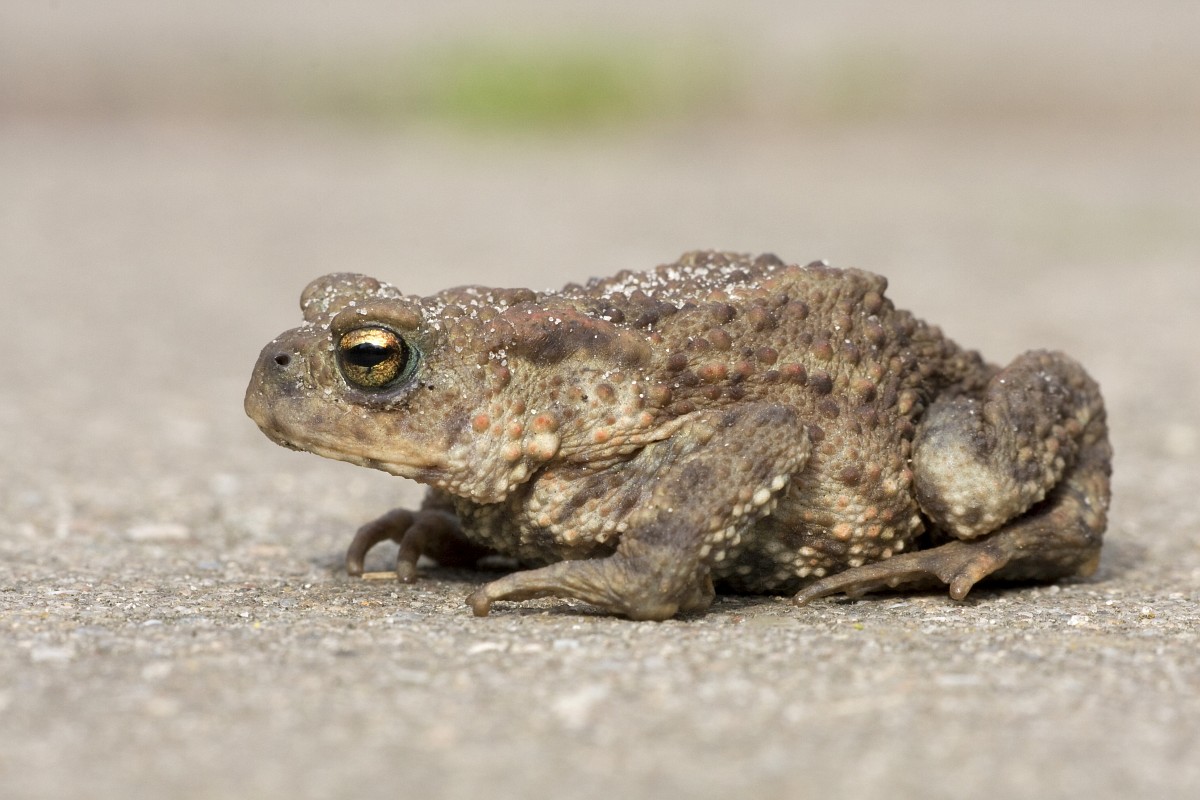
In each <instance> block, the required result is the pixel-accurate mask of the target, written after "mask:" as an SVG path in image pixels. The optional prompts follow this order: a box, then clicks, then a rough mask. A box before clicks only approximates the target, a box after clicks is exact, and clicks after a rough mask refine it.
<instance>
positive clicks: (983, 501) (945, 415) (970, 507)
mask: <svg viewBox="0 0 1200 800" xmlns="http://www.w3.org/2000/svg"><path fill="white" fill-rule="evenodd" d="M1031 409H1040V410H1041V411H1043V412H1046V413H1038V412H1031ZM1014 431H1015V434H1013V433H1012V432H1014ZM950 438H954V439H955V440H956V441H954V442H950V441H948V440H949V439H950ZM956 445H961V446H959V447H958V450H957V451H955V449H954V448H955V446H956ZM923 448H931V450H926V451H925V454H924V456H925V457H922V449H923ZM933 451H937V452H936V453H935V452H933ZM947 453H949V455H947ZM1111 460H1112V450H1111V448H1110V446H1109V443H1108V432H1107V427H1106V424H1105V415H1104V406H1103V403H1102V401H1101V399H1100V393H1099V389H1098V388H1097V387H1096V385H1095V383H1094V382H1093V381H1092V380H1091V379H1090V378H1089V377H1088V376H1087V375H1086V373H1084V371H1083V370H1082V368H1080V367H1079V366H1078V364H1076V363H1075V362H1073V361H1071V360H1070V359H1068V358H1066V357H1065V356H1061V355H1058V354H1053V353H1040V352H1039V353H1029V354H1026V355H1024V356H1022V357H1020V358H1018V359H1017V360H1016V361H1015V362H1014V363H1013V364H1012V365H1011V366H1010V367H1008V368H1007V369H1005V370H1002V371H1001V372H1000V373H998V374H997V375H996V377H995V378H993V380H992V382H991V383H990V384H989V386H988V388H987V390H985V394H984V397H983V398H982V400H976V399H970V398H957V399H955V400H952V401H949V402H947V403H944V404H938V403H935V404H934V406H933V407H932V408H931V409H930V411H929V413H928V414H927V417H926V419H925V420H924V421H923V422H922V425H921V429H920V430H919V431H918V434H917V449H916V454H915V456H914V466H915V467H916V469H917V471H918V475H917V484H918V492H919V494H918V499H919V500H920V502H921V506H922V510H923V511H925V512H926V514H927V515H928V516H929V517H930V518H931V519H932V520H933V522H934V525H935V526H936V527H937V528H938V529H939V530H941V531H943V532H949V533H952V534H954V535H957V536H958V537H959V538H960V539H961V540H960V541H951V542H948V543H946V544H943V545H941V546H939V547H934V548H931V549H929V550H925V551H919V552H915V553H906V554H904V555H900V556H895V557H893V558H891V559H888V560H886V561H880V562H876V563H874V564H867V565H864V566H862V567H858V568H856V569H851V570H848V571H846V572H842V573H839V574H836V575H831V576H829V577H828V578H824V579H822V580H820V581H817V582H816V583H813V584H811V585H809V586H808V587H806V588H804V589H803V590H801V591H800V592H799V593H798V594H797V595H796V596H795V597H794V598H793V600H794V602H795V603H796V604H797V605H804V604H805V603H808V602H810V601H811V600H814V599H816V598H818V597H824V596H827V595H831V594H837V593H845V594H848V595H851V596H857V595H861V594H864V593H866V592H870V591H876V590H881V589H894V588H899V587H907V588H916V587H922V586H932V585H937V584H938V583H939V582H940V583H944V584H948V585H949V587H950V596H951V597H953V598H954V599H956V600H961V599H963V598H964V597H965V596H966V595H967V592H968V591H970V589H971V587H972V586H974V585H975V583H977V582H978V581H979V580H981V579H983V578H984V577H987V576H992V577H994V578H998V579H1007V580H1053V579H1055V578H1062V577H1066V576H1069V575H1085V576H1086V575H1090V574H1092V572H1094V571H1095V569H1096V567H1097V565H1098V562H1099V556H1100V545H1101V539H1102V536H1103V533H1104V528H1105V525H1106V521H1107V511H1108V501H1109V474H1110V471H1111V469H1110V465H1111ZM923 466H924V467H926V469H927V471H926V472H925V473H924V474H921V469H922V467H923ZM1009 466H1011V469H1009V470H1007V471H1006V467H1009ZM1060 476H1061V478H1060ZM1054 481H1057V483H1056V484H1054V486H1053V488H1052V489H1051V490H1050V492H1049V494H1048V495H1045V497H1044V499H1042V492H1044V491H1045V490H1044V489H1039V488H1038V487H1039V486H1044V485H1046V484H1052V483H1053V482H1054ZM956 482H957V484H958V485H955V484H956ZM981 489H982V491H981ZM973 494H979V495H980V496H979V497H978V499H977V501H975V502H972V495H973ZM1030 506H1032V507H1030ZM1003 509H1008V511H1009V513H1013V512H1012V510H1013V509H1016V511H1015V514H1016V516H1015V518H1010V521H1008V522H1007V523H1004V524H1001V525H1000V526H999V527H998V528H997V529H994V530H992V531H991V532H988V531H987V529H986V526H987V525H989V524H994V515H995V514H997V513H1004V511H1003Z"/></svg>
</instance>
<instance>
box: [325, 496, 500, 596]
mask: <svg viewBox="0 0 1200 800" xmlns="http://www.w3.org/2000/svg"><path fill="white" fill-rule="evenodd" d="M388 540H391V541H393V542H395V543H396V544H398V545H400V549H399V550H398V551H397V552H396V578H397V580H399V581H400V582H402V583H412V582H413V581H414V580H416V578H417V561H418V559H420V557H421V556H423V555H424V556H429V557H430V558H432V559H433V560H435V561H437V562H438V564H440V565H441V566H443V567H471V566H474V565H475V564H476V563H478V561H479V560H480V559H481V558H483V557H485V556H488V555H491V554H492V551H491V550H489V549H488V548H486V547H483V546H482V545H479V544H476V543H474V542H472V541H470V540H469V539H468V538H467V537H466V535H465V534H464V533H463V531H462V526H461V525H460V524H459V521H458V517H456V516H455V515H454V509H453V506H451V505H450V503H449V501H448V499H447V498H446V495H445V494H444V493H443V492H440V491H438V490H436V489H431V490H430V491H429V493H428V494H427V495H426V496H425V501H424V502H423V503H421V508H420V509H418V510H417V511H410V510H408V509H407V508H396V509H393V510H391V511H389V512H388V513H386V514H384V515H383V516H382V517H379V518H378V519H375V520H372V521H370V522H368V523H367V524H365V525H363V526H362V527H361V528H359V529H358V532H357V533H355V534H354V539H353V540H352V541H351V542H350V547H349V548H348V549H347V550H346V572H347V573H349V574H350V575H351V576H352V577H356V578H358V577H362V574H363V561H364V559H365V558H366V555H367V552H368V551H369V550H370V549H371V548H372V547H374V546H375V545H377V544H379V543H380V542H385V541H388Z"/></svg>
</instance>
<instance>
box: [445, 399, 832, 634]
mask: <svg viewBox="0 0 1200 800" xmlns="http://www.w3.org/2000/svg"><path fill="white" fill-rule="evenodd" d="M808 453H809V442H808V436H807V433H806V432H805V431H804V428H803V426H802V425H800V423H799V420H798V419H797V415H796V413H795V411H794V410H793V409H791V408H790V407H786V406H780V405H770V404H750V405H747V406H743V407H741V408H738V409H736V410H732V411H728V412H708V413H704V414H698V415H696V417H695V418H693V419H691V420H689V421H688V422H687V423H686V424H685V425H684V426H682V427H681V428H680V429H679V430H678V431H676V432H675V433H674V434H673V435H672V436H671V437H670V438H669V439H667V440H665V441H662V442H657V443H655V444H652V445H650V446H648V447H646V448H645V449H643V450H642V451H641V452H640V453H639V454H638V455H637V456H636V457H635V458H634V459H633V460H631V461H630V462H628V463H626V464H624V465H623V466H622V467H620V468H619V469H621V470H622V471H623V474H622V479H623V482H624V483H626V484H629V483H632V482H640V483H641V484H642V485H645V486H646V489H645V491H644V494H643V497H644V500H643V502H641V503H639V504H638V506H637V507H636V508H634V509H633V511H631V512H630V514H629V516H628V517H627V518H626V521H627V523H628V528H627V530H626V532H625V533H624V534H623V535H622V537H621V540H620V542H619V543H618V545H617V549H616V552H614V553H613V554H612V555H610V556H607V557H604V558H596V559H587V560H579V561H561V562H558V563H556V564H551V565H550V566H548V567H543V568H541V569H535V570H529V571H527V572H517V573H513V574H511V575H507V576H505V577H503V578H501V579H499V580H496V581H493V582H491V583H489V584H487V585H486V586H483V587H481V588H480V589H479V590H478V591H476V592H475V593H473V594H472V595H471V596H470V597H469V598H467V602H468V603H469V604H470V606H471V608H472V610H473V611H474V612H475V614H476V615H478V616H484V615H486V614H487V613H488V612H489V611H490V610H491V607H492V603H494V602H495V601H497V600H528V599H532V598H535V597H565V598H575V599H578V600H583V601H585V602H588V603H591V604H592V605H594V606H597V607H599V608H601V609H603V610H604V611H608V612H611V613H615V614H624V615H625V616H627V617H630V618H632V619H667V618H669V617H672V616H674V615H675V614H676V613H677V612H679V611H699V610H703V609H705V608H707V607H708V606H709V604H710V603H711V602H712V598H713V584H712V577H711V575H710V572H709V569H710V566H711V564H712V563H713V562H715V561H720V560H722V559H724V558H726V557H727V554H728V553H729V552H730V550H731V549H734V548H736V547H737V546H738V544H739V543H740V541H741V537H742V534H743V533H744V532H745V531H746V530H747V529H748V528H749V527H750V526H751V525H753V524H754V523H755V522H756V521H758V520H759V519H761V518H763V517H764V516H766V515H767V514H769V513H771V511H772V509H773V508H774V506H775V503H776V501H777V499H778V497H779V495H780V494H781V493H782V491H783V490H784V489H785V487H786V486H787V483H788V479H789V477H790V476H791V475H792V474H794V473H795V472H797V471H799V470H800V469H801V468H802V467H803V465H804V462H805V461H806V460H807V458H808Z"/></svg>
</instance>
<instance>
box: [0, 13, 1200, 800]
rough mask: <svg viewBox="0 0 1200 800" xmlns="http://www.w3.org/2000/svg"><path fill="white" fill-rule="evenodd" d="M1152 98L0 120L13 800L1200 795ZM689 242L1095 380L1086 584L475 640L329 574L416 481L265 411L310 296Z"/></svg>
mask: <svg viewBox="0 0 1200 800" xmlns="http://www.w3.org/2000/svg"><path fill="white" fill-rule="evenodd" d="M1106 7H1107V6H1106ZM314 13H315V12H314ZM927 13H932V12H927ZM1148 13H1149V12H1148ZM1029 14H1033V12H1029ZM1032 19H1033V17H1030V20H1032ZM1165 19H1166V21H1160V22H1154V23H1153V24H1155V25H1160V26H1162V27H1163V30H1164V31H1166V28H1167V27H1169V26H1170V25H1171V22H1170V19H1169V18H1165ZM664 24H665V23H664ZM847 24H848V25H849V24H850V23H847ZM863 24H866V23H863ZM1030 24H1032V22H1031V23H1030ZM1146 24H1150V23H1149V22H1147V23H1146ZM1113 25H1117V23H1116V22H1113ZM1063 29H1065V28H1063ZM973 30H974V29H973ZM1058 30H1060V28H1057V27H1051V31H1052V32H1053V31H1058ZM1106 30H1107V29H1106ZM831 35H832V34H831ZM979 35H981V36H982V34H979ZM1056 35H1058V34H1056ZM1164 36H1166V33H1164ZM1097 37H1099V34H1097ZM1167 38H1168V39H1169V41H1175V39H1172V38H1170V37H1169V36H1168V37H1167ZM1096 41H1097V42H1100V43H1101V44H1103V42H1104V41H1107V39H1103V40H1102V39H1101V38H1097V39H1096ZM1093 44H1094V42H1093ZM1096 48H1099V49H1102V48H1100V47H1099V45H1096ZM1099 49H1098V50H1097V51H1099ZM1039 52H1040V51H1039ZM1089 52H1090V51H1089ZM1175 52H1176V51H1174V50H1170V49H1169V48H1168V53H1175ZM1180 57H1181V58H1182V57H1183V56H1180ZM1158 63H1159V62H1156V61H1152V62H1149V63H1148V65H1147V67H1146V69H1147V70H1148V74H1147V75H1145V76H1143V78H1142V80H1141V81H1140V82H1138V81H1133V82H1132V83H1131V87H1130V88H1128V90H1127V91H1128V92H1129V93H1130V94H1131V95H1136V94H1137V92H1138V91H1139V87H1142V88H1144V89H1145V91H1147V92H1149V91H1150V90H1152V89H1155V88H1156V87H1158V89H1161V88H1162V86H1164V85H1165V83H1164V82H1165V81H1166V80H1167V78H1168V77H1169V75H1168V74H1167V72H1166V71H1165V68H1164V71H1159V72H1156V71H1155V69H1157V67H1156V66H1155V65H1156V64H1158ZM1174 74H1175V73H1173V72H1172V73H1170V75H1174ZM1191 88H1194V86H1193V85H1192V84H1187V85H1186V86H1184V87H1183V89H1182V90H1180V91H1184V90H1188V91H1190V89H1191ZM1156 90H1157V89H1156ZM1122 91H1126V90H1122ZM1163 91H1165V90H1163ZM1192 100H1195V97H1193V98H1192ZM1164 103H1165V105H1164V106H1163V108H1162V109H1160V110H1159V112H1160V113H1159V115H1158V116H1154V117H1147V116H1139V115H1133V114H1131V115H1128V116H1125V117H1121V116H1111V115H1100V116H1098V117H1093V116H1088V115H1087V114H1084V113H1080V114H1076V115H1074V116H1072V115H1070V114H1063V115H1062V116H1058V115H1054V114H1047V115H1046V116H1045V117H1038V118H1033V119H1016V120H1005V121H1003V122H1002V123H1001V122H996V121H995V120H991V121H989V120H987V119H984V118H982V117H981V118H978V119H954V118H951V119H944V118H942V119H925V118H922V119H904V120H900V121H896V120H878V121H871V120H865V121H860V122H856V123H855V124H853V125H829V126H819V125H818V126H813V127H811V128H802V129H800V128H796V127H793V126H789V125H785V124H781V123H773V124H765V125H763V126H762V127H761V129H755V130H752V131H747V130H745V129H744V128H743V127H741V126H739V125H737V124H735V123H734V122H730V121H728V120H726V121H724V122H721V123H720V124H713V125H711V126H707V125H706V126H693V127H685V128H683V129H680V128H678V127H670V126H668V127H667V128H655V127H651V128H650V129H642V130H637V131H633V132H630V133H626V134H622V135H620V136H616V137H612V138H603V137H600V138H589V137H568V138H564V139H562V140H556V139H554V140H541V139H539V140H537V141H536V143H534V144H531V142H530V141H529V140H525V139H521V138H519V137H518V138H516V139H503V138H502V139H499V140H488V141H486V142H483V143H481V142H479V141H478V140H476V139H473V138H471V137H465V136H458V135H443V134H442V133H440V132H438V131H431V130H421V129H415V130H387V131H352V130H345V129H342V128H338V127H337V126H327V125H319V124H298V123H293V122H287V121H279V120H257V121H247V120H244V119H232V120H230V119H210V118H205V119H189V118H186V117H179V116H169V117H154V116H149V117H148V116H144V115H136V114H135V115H129V116H108V117H100V116H96V115H94V114H78V115H70V114H64V113H59V112H55V113H49V112H47V113H44V114H42V113H34V112H33V111H30V110H29V109H28V108H26V109H25V110H24V111H23V112H22V113H21V114H17V115H12V114H10V115H7V116H3V117H0V176H2V177H0V297H3V299H4V301H5V307H6V310H5V312H4V313H3V315H0V332H2V334H3V338H4V342H5V351H6V355H5V356H4V357H3V358H2V359H0V368H2V370H0V631H2V633H0V796H3V797H4V798H13V799H18V798H62V797H92V798H143V797H145V798H158V797H173V798H185V799H188V798H224V797H258V798H285V797H286V798H308V797H312V798H318V797H321V798H325V797H343V796H354V797H359V798H375V797H380V798H382V797H406V798H407V797H414V798H415V797H466V796H471V797H489V798H491V797H496V798H503V797H569V798H590V797H596V798H600V797H664V796H690V797H695V798H709V797H712V798H717V797H730V796H738V797H753V798H794V797H805V796H828V797H839V796H862V797H866V796H881V795H884V794H886V795H887V796H890V797H895V798H943V797H945V798H949V797H956V798H957V797H983V798H986V797H997V798H999V797H1014V798H1015V797H1021V798H1026V797H1089V798H1130V797H1156V798H1185V797H1194V796H1196V791H1197V788H1198V787H1200V507H1198V506H1197V502H1196V499H1197V497H1198V496H1200V412H1198V411H1197V409H1198V408H1200V372H1198V371H1197V368H1196V365H1197V364H1200V315H1198V314H1197V313H1196V311H1195V308H1194V305H1195V303H1196V298H1197V297H1200V269H1198V265H1200V225H1198V224H1197V220H1200V158H1198V157H1197V155H1198V151H1197V146H1196V137H1195V135H1194V132H1195V130H1196V121H1197V118H1196V117H1195V116H1194V115H1193V116H1188V113H1189V112H1188V111H1187V108H1185V105H1186V104H1182V103H1181V106H1180V110H1179V115H1178V116H1177V117H1173V116H1171V115H1170V110H1171V108H1172V105H1171V103H1170V102H1168V101H1164ZM1196 107H1200V106H1197V105H1194V104H1193V106H1192V110H1193V111H1194V109H1195V108H1196ZM697 247H721V248H730V249H741V250H772V251H775V252H777V253H779V254H780V255H781V256H783V257H785V258H788V259H792V260H801V261H804V260H811V259H814V258H826V259H829V260H830V261H831V262H832V263H833V264H835V265H838V266H852V265H853V266H861V267H865V268H869V269H872V270H875V271H878V272H882V273H884V274H886V275H888V277H889V279H890V281H891V289H890V290H889V292H890V294H891V296H892V297H893V298H894V299H895V301H896V302H897V304H898V305H902V306H904V307H907V308H911V309H913V310H914V311H916V312H917V313H918V314H919V315H921V316H922V317H924V318H926V319H929V320H932V321H934V322H937V323H938V324H940V325H941V326H942V327H943V328H944V329H945V331H946V332H947V333H948V334H949V335H951V336H953V337H954V338H956V339H957V340H958V341H960V342H961V343H963V344H966V345H969V346H972V347H978V348H980V349H981V350H983V352H984V353H985V355H987V356H988V357H989V358H990V359H992V360H995V361H1005V360H1007V359H1008V358H1011V357H1012V355H1014V354H1016V353H1018V352H1020V351H1022V350H1024V349H1027V348H1030V347H1042V346H1045V347H1055V348H1061V349H1064V350H1066V351H1068V352H1070V353H1072V354H1073V355H1075V356H1076V357H1078V358H1079V359H1080V360H1081V361H1082V362H1083V363H1084V364H1086V365H1087V366H1088V368H1089V370H1090V371H1091V372H1092V374H1093V375H1095V376H1096V377H1097V378H1098V379H1099V381H1100V383H1101V385H1102V386H1103V389H1104V392H1105V394H1106V397H1107V401H1108V408H1109V415H1110V419H1111V423H1112V434H1113V442H1114V446H1115V449H1116V460H1115V474H1114V503H1113V508H1112V516H1111V525H1110V531H1109V535H1108V540H1107V542H1108V543H1107V545H1106V549H1105V552H1104V558H1103V561H1102V564H1101V568H1100V571H1099V573H1098V574H1097V575H1095V576H1094V577H1093V578H1090V579H1087V580H1081V581H1075V582H1065V583H1062V584H1060V585H1055V586H1043V587H1029V588H1015V589H1006V590H992V589H977V590H976V591H973V592H972V593H971V595H970V597H969V598H968V599H967V600H966V601H965V602H962V603H956V602H953V601H951V600H949V599H948V597H946V596H945V594H944V593H941V592H932V593H923V594H915V595H884V596H879V597H872V598H867V599H863V600H858V601H848V600H822V601H818V602H816V603H814V604H813V605H812V606H810V607H807V608H803V609H796V608H793V607H792V606H790V605H789V604H788V603H786V602H785V601H783V600H782V599H779V598H771V597H721V598H718V601H717V603H716V604H715V605H714V607H713V609H712V610H711V611H710V612H709V613H708V614H707V615H704V616H702V617H690V618H688V617H685V618H681V619H677V620H672V621H668V622H663V623H634V622H629V621H626V620H621V619H616V618H612V617H606V616H601V615H598V614H595V613H593V612H591V611H589V609H588V608H587V607H585V606H583V605H582V604H577V603H571V602H561V601H537V602H530V603H525V604H521V605H513V604H500V605H498V606H497V607H496V609H495V610H494V611H493V614H492V616H490V617H488V618H484V619H477V618H474V617H472V616H471V615H470V613H469V610H468V609H467V607H466V606H465V604H464V598H465V596H466V595H467V594H468V593H469V592H470V591H471V589H472V588H473V587H474V586H475V585H477V584H478V583H480V582H481V581H484V580H487V579H488V577H489V575H488V574H486V573H482V572H461V571H446V570H440V569H430V570H427V572H426V575H425V578H424V579H423V580H421V581H420V582H419V583H417V584H415V585H412V586H400V585H396V584H394V583H391V582H388V581H361V580H354V579H350V578H348V577H346V576H345V575H344V573H343V571H342V569H341V565H340V561H341V557H342V554H343V552H344V548H345V546H346V545H347V543H348V541H349V538H350V536H351V535H352V533H353V530H354V529H355V527H356V526H357V525H358V524H359V523H360V522H362V521H364V520H366V519H368V518H371V517H373V516H375V515H378V514H380V513H382V512H383V511H384V510H386V509H387V508H389V507H390V506H392V505H394V504H398V503H401V502H412V501H414V500H415V499H416V498H417V497H419V490H418V489H417V487H415V486H414V485H412V484H408V483H405V482H403V481H400V480H398V479H395V478H390V477H389V476H386V475H383V474H377V473H371V472H368V471H366V470H362V469H359V468H355V467H351V466H349V465H345V464H337V463H332V462H327V461H324V460H321V459H319V458H316V457H314V456H311V455H308V454H298V453H290V452H287V451H284V450H283V449H281V448H279V447H276V446H275V445H273V444H271V443H270V442H269V441H267V439H265V438H264V437H263V436H262V435H261V434H260V433H259V432H258V431H257V430H256V428H255V426H254V425H253V423H251V422H250V421H249V420H248V419H246V418H245V416H244V415H243V413H242V410H241V394H242V391H243V388H244V386H245V381H246V380H247V378H248V376H249V371H250V368H251V366H252V364H253V361H254V358H255V356H256V354H257V352H258V350H259V348H260V347H261V346H262V345H263V344H264V343H265V342H266V341H267V340H268V339H270V337H272V336H274V335H275V334H276V333H277V332H279V331H281V330H283V329H285V328H286V327H289V326H291V325H292V324H294V323H295V321H297V320H298V319H299V312H298V309H297V300H298V297H299V292H300V290H301V289H302V288H303V286H304V285H305V283H306V282H307V281H308V280H309V279H310V278H311V277H314V276H315V275H318V274H321V273H323V272H327V271H333V270H356V271H363V272H368V273H373V274H376V275H377V276H378V277H380V278H383V279H387V280H389V281H391V282H394V283H396V284H398V285H400V286H402V287H404V288H405V289H406V290H409V291H412V292H427V291H431V290H435V289H438V288H442V287H443V286H445V285H448V284H454V283H465V282H489V283H496V284H511V285H534V286H553V285H556V284H561V283H564V282H566V281H570V280H580V279H583V278H586V277H588V276H590V275H596V274H607V273H610V272H614V271H616V270H618V269H621V268H626V267H630V268H642V267H647V266H651V265H654V264H657V263H661V262H665V261H669V260H672V259H674V258H675V257H676V256H678V255H679V253H681V252H682V251H684V250H687V249H693V248H697ZM378 549H379V551H380V552H378V553H372V559H373V561H372V562H371V563H369V564H368V568H369V569H377V570H379V569H385V568H386V566H387V562H388V558H389V556H390V555H391V554H392V553H394V548H393V549H392V550H391V551H388V550H387V549H386V548H385V547H382V546H381V547H380V548H378Z"/></svg>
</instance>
